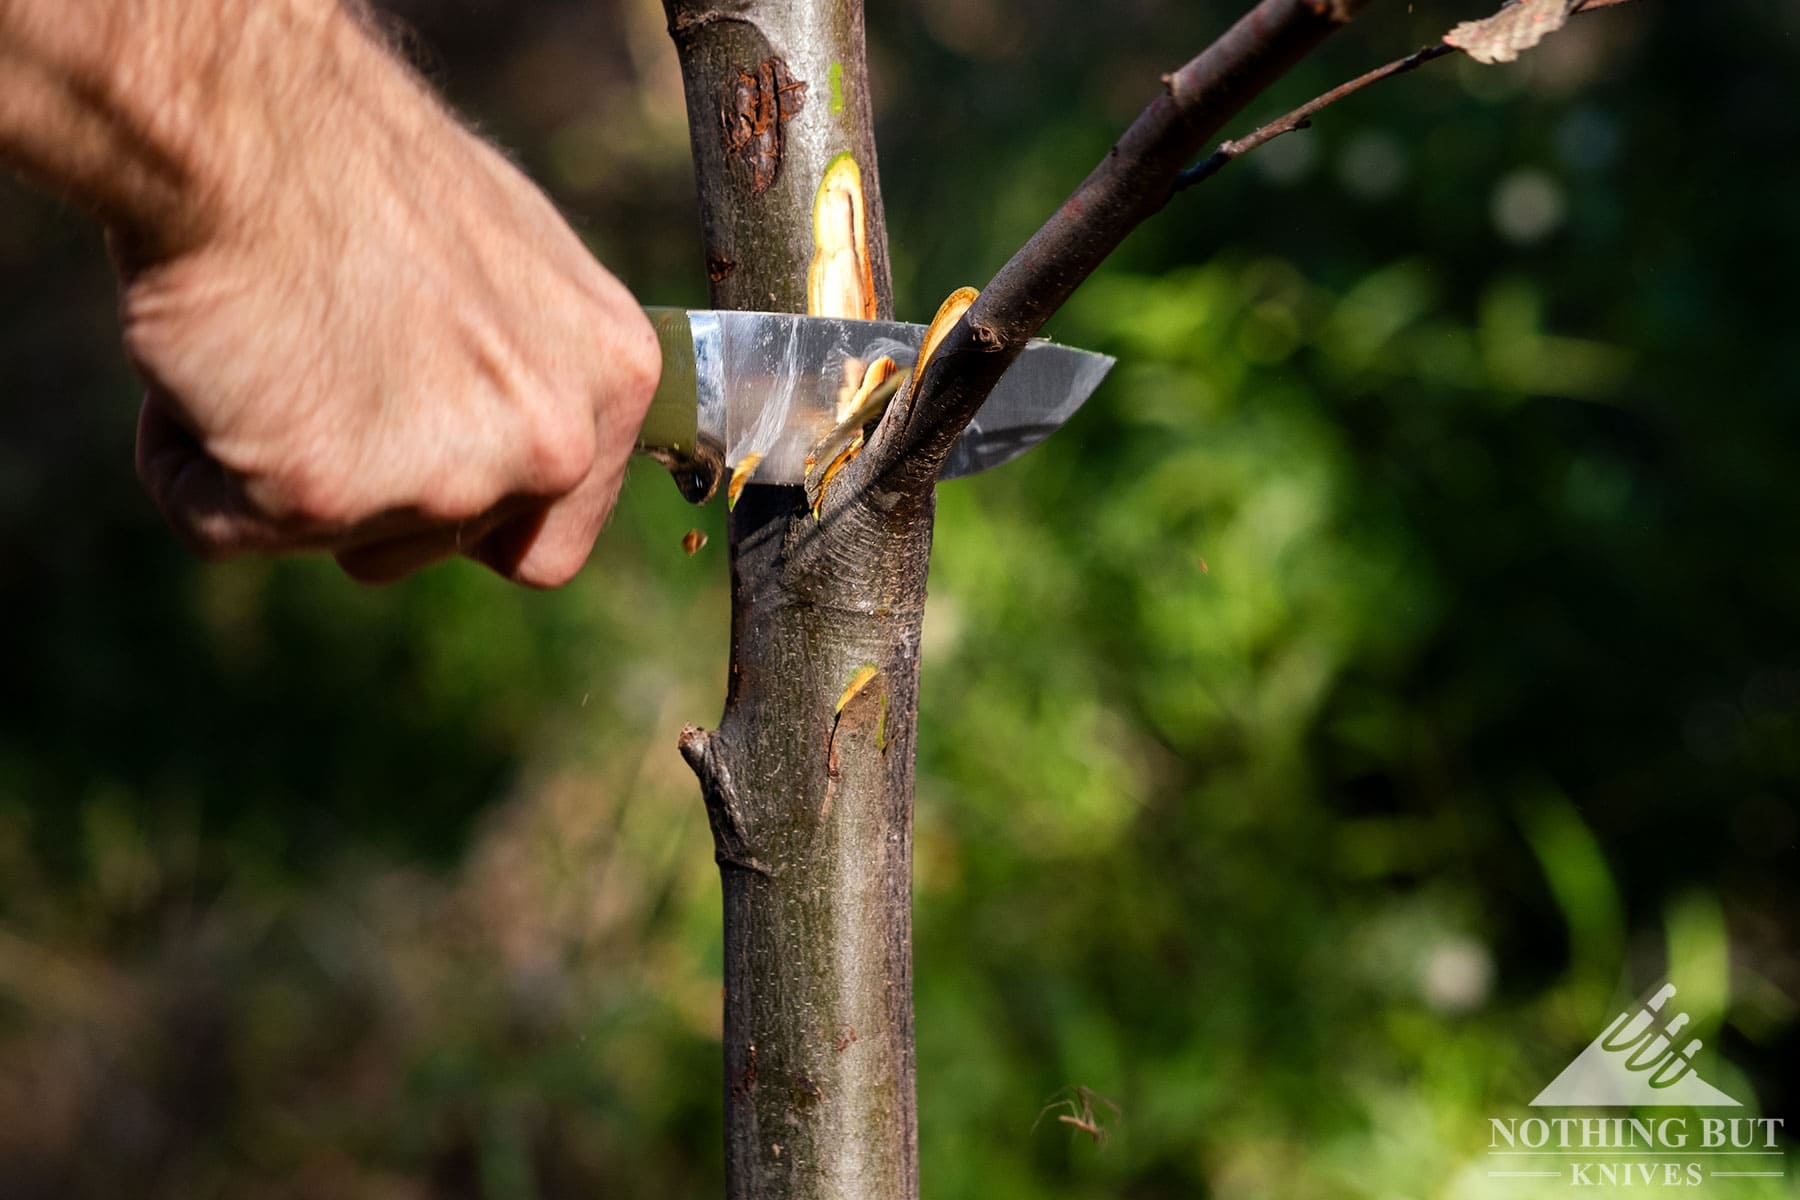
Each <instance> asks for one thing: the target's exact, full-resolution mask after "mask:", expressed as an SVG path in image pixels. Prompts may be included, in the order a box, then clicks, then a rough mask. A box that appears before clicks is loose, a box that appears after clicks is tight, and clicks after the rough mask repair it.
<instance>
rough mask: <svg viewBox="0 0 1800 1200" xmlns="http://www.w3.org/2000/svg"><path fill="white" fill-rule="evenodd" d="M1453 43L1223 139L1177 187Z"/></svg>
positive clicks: (1450, 49)
mask: <svg viewBox="0 0 1800 1200" xmlns="http://www.w3.org/2000/svg"><path fill="white" fill-rule="evenodd" d="M1623 2H1624V0H1607V3H1610V4H1621V3H1623ZM1455 53H1456V47H1455V46H1447V45H1444V44H1443V43H1442V42H1439V43H1436V44H1434V45H1430V46H1421V47H1419V49H1417V50H1414V51H1413V52H1412V53H1411V54H1409V55H1407V56H1406V57H1405V58H1397V59H1395V60H1394V61H1393V62H1391V63H1388V64H1387V65H1386V66H1381V67H1376V68H1375V69H1374V70H1373V71H1369V72H1367V73H1365V74H1362V75H1358V76H1357V77H1356V78H1355V79H1352V80H1351V81H1350V82H1348V83H1340V84H1339V85H1338V86H1337V87H1334V88H1332V89H1331V90H1330V91H1329V92H1326V93H1325V94H1324V95H1321V96H1315V97H1314V98H1313V99H1311V100H1309V101H1307V102H1306V103H1305V104H1302V105H1301V106H1300V107H1299V108H1296V109H1295V110H1294V111H1293V112H1291V113H1288V114H1287V115H1286V116H1282V117H1277V118H1275V120H1273V121H1270V122H1269V123H1268V124H1267V125H1264V126H1263V127H1262V128H1260V129H1258V130H1256V131H1255V132H1254V133H1250V134H1247V135H1245V136H1244V137H1241V138H1238V139H1236V140H1235V141H1230V142H1223V143H1221V144H1220V146H1219V148H1218V149H1217V150H1214V151H1213V152H1212V153H1211V154H1209V155H1207V156H1206V157H1205V158H1203V159H1201V160H1200V161H1199V162H1197V163H1195V164H1194V165H1193V166H1191V167H1189V168H1188V169H1187V170H1185V171H1183V172H1182V173H1181V174H1179V175H1177V176H1176V177H1175V187H1176V190H1178V191H1179V190H1180V189H1182V188H1188V187H1192V186H1194V185H1195V184H1196V183H1201V182H1203V181H1205V180H1208V179H1211V178H1212V177H1213V176H1214V175H1217V174H1218V173H1219V172H1220V171H1223V170H1224V169H1225V168H1226V167H1227V166H1229V165H1230V163H1231V161H1232V160H1233V159H1235V158H1237V157H1239V156H1240V155H1244V154H1248V153H1250V151H1252V150H1254V149H1256V148H1257V147H1258V146H1261V145H1264V144H1265V143H1268V142H1272V141H1274V140H1275V139H1276V138H1278V137H1280V136H1281V135H1282V134H1284V133H1294V132H1296V131H1298V130H1301V129H1311V128H1312V119H1313V115H1314V114H1315V113H1317V112H1318V111H1319V110H1320V109H1323V108H1327V107H1329V106H1331V105H1333V104H1336V103H1337V102H1338V101H1339V100H1342V99H1343V98H1344V97H1346V96H1350V95H1354V94H1355V93H1357V92H1360V91H1362V90H1363V89H1364V88H1366V87H1368V86H1369V85H1370V84H1371V83H1380V82H1381V81H1382V80H1383V79H1392V78H1393V77H1394V76H1396V75H1404V74H1406V73H1407V72H1408V71H1414V70H1417V69H1418V68H1420V67H1422V66H1424V65H1425V64H1426V63H1428V62H1430V61H1431V60H1432V59H1434V58H1442V57H1444V55H1446V54H1455Z"/></svg>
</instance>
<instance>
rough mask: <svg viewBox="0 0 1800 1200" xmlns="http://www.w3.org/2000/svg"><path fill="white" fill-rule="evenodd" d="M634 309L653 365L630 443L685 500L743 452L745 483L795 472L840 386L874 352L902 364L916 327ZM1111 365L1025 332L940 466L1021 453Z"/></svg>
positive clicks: (981, 463) (987, 463) (966, 470)
mask: <svg viewBox="0 0 1800 1200" xmlns="http://www.w3.org/2000/svg"><path fill="white" fill-rule="evenodd" d="M645 311H646V312H647V313H648V314H649V316H650V320H651V323H652V324H653V325H654V326H655V327H656V334H657V339H658V341H659V342H660V343H661V345H662V353H663V371H662V380H661V382H660V383H659V384H658V385H657V389H656V395H655V398H654V399H653V400H652V401H651V403H650V411H649V413H648V415H647V416H646V417H645V419H644V424H643V428H642V430H641V431H640V433H639V435H638V449H639V450H640V451H642V452H643V453H645V454H648V455H650V456H651V457H653V458H655V459H656V460H657V461H658V462H661V463H662V464H663V465H664V466H666V467H668V468H669V469H670V471H671V472H672V473H673V474H674V476H675V482H676V484H677V485H678V486H680V487H681V489H682V492H683V494H684V495H686V496H687V497H688V499H690V500H694V501H695V502H696V503H698V502H702V501H704V500H705V499H706V498H707V497H708V496H710V495H711V493H712V490H713V487H714V486H715V485H716V484H717V482H718V479H719V477H720V476H721V475H722V474H723V473H724V472H725V471H729V470H731V469H732V468H735V467H737V466H738V464H740V463H743V462H745V461H748V460H750V458H751V456H752V455H759V456H760V459H758V460H757V461H756V470H755V481H756V482H758V483H785V484H799V483H802V482H803V481H804V480H805V477H806V472H807V467H808V458H809V455H811V454H812V453H813V451H814V450H815V448H816V447H818V446H819V445H820V444H821V440H822V439H826V438H829V437H830V436H831V435H832V433H833V432H834V430H835V429H836V428H837V421H838V406H839V401H840V397H841V395H842V393H843V391H844V389H845V388H846V387H847V386H849V387H853V386H854V384H855V381H856V379H857V378H858V377H859V376H860V373H861V371H862V369H864V368H865V367H866V366H867V364H869V363H871V362H873V361H875V360H876V359H878V358H881V357H883V356H887V357H890V358H892V359H894V361H895V363H896V364H897V365H898V366H899V367H901V368H908V367H910V366H911V365H912V363H913V360H914V358H915V357H916V356H917V355H918V352H919V346H920V345H921V344H922V343H923V341H924V339H925V330H926V327H925V326H923V325H909V324H905V323H902V322H899V321H852V320H843V319H839V318H836V317H809V316H802V315H798V314H795V313H763V312H733V311H724V310H712V309H681V308H647V309H645ZM1112 365H1113V360H1112V359H1111V358H1109V357H1107V356H1106V355H1104V354H1095V353H1092V352H1090V351H1086V350H1076V349H1073V348H1071V347H1068V346H1059V345H1056V344H1055V343H1053V342H1047V341H1042V340H1039V339H1033V340H1032V341H1031V343H1030V344H1029V345H1028V346H1027V347H1026V348H1025V351H1024V353H1022V354H1021V355H1020V356H1019V357H1018V359H1017V360H1016V361H1015V362H1014V363H1013V365H1012V366H1011V367H1010V368H1008V370H1007V372H1006V374H1005V375H1003V376H1002V377H1001V379H1000V383H999V386H997V387H996V388H995V389H994V391H993V393H992V394H991V395H989V396H988V398H987V400H986V401H985V402H984V403H983V404H982V406H981V408H980V410H979V411H977V412H976V414H975V417H974V419H973V420H971V421H970V422H969V426H968V428H967V429H966V430H964V431H963V434H962V436H961V437H960V438H959V439H958V440H957V442H956V445H955V446H954V447H952V449H951V451H950V457H949V459H948V460H947V461H946V463H945V465H944V470H943V474H942V477H943V478H952V477H954V476H958V475H970V474H973V473H974V472H976V471H983V470H986V469H987V468H989V467H994V466H998V465H1000V464H1001V463H1003V462H1006V461H1008V460H1010V459H1013V458H1016V457H1018V456H1019V455H1020V454H1023V453H1024V452H1025V451H1026V450H1029V449H1030V448H1031V447H1032V446H1035V445H1036V444H1037V443H1038V442H1041V441H1042V440H1044V438H1046V437H1048V436H1049V435H1050V434H1051V433H1052V432H1054V431H1055V430H1056V429H1057V427H1058V426H1060V425H1062V423H1063V422H1064V421H1066V420H1068V419H1069V417H1070V416H1071V415H1073V414H1074V412H1075V410H1076V409H1078V408H1080V407H1081V405H1082V403H1083V402H1084V401H1085V400H1086V399H1087V398H1088V396H1090V395H1091V394H1092V393H1093V391H1094V389H1095V388H1096V387H1098V386H1099V385H1100V381H1101V380H1102V379H1104V378H1105V377H1106V373H1107V371H1109V370H1111V369H1112Z"/></svg>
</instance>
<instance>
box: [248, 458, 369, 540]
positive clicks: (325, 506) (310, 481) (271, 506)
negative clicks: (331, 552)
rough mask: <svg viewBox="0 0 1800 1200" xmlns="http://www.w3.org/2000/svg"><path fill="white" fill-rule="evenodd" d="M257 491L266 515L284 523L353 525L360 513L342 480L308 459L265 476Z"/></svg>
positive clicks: (331, 525) (257, 500)
mask: <svg viewBox="0 0 1800 1200" xmlns="http://www.w3.org/2000/svg"><path fill="white" fill-rule="evenodd" d="M255 493H256V495H255V499H256V503H257V507H258V508H260V509H261V510H262V511H263V513H264V515H266V516H268V517H269V518H270V519H272V520H275V521H278V522H281V523H283V524H293V525H300V526H320V527H334V526H341V525H350V524H352V523H354V521H355V518H356V516H357V512H356V509H355V505H354V503H353V500H352V497H351V495H350V493H349V489H348V488H346V487H345V486H344V485H343V481H342V480H340V479H337V478H336V477H335V476H333V475H332V474H330V473H327V472H322V471H319V470H317V469H316V468H315V467H314V466H312V465H311V464H308V463H296V464H294V465H292V466H289V467H285V468H283V469H281V470H279V471H275V472H273V473H271V474H269V475H267V476H265V477H264V478H263V480H261V481H260V483H259V485H258V486H257V487H256V489H255Z"/></svg>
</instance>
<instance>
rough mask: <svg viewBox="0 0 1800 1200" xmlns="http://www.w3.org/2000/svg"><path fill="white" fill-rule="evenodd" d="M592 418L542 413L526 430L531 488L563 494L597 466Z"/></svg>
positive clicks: (553, 493) (535, 490) (564, 413)
mask: <svg viewBox="0 0 1800 1200" xmlns="http://www.w3.org/2000/svg"><path fill="white" fill-rule="evenodd" d="M594 451H595V435H594V426H593V422H592V421H586V420H581V419H578V418H577V417H575V416H573V415H572V414H569V413H566V412H559V413H556V414H548V413H546V414H539V415H538V416H536V417H535V418H534V419H533V420H532V421H531V422H530V425H529V428H528V430H527V432H526V446H525V454H526V473H527V475H528V476H529V478H530V481H531V485H532V486H531V487H530V490H531V491H534V492H540V493H544V494H549V495H561V494H562V493H564V492H567V491H569V490H571V489H573V488H574V487H575V486H576V485H577V484H579V483H580V482H581V481H582V480H583V479H585V478H587V475H588V472H589V471H591V470H592V469H593V466H594Z"/></svg>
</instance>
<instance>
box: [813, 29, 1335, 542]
mask: <svg viewBox="0 0 1800 1200" xmlns="http://www.w3.org/2000/svg"><path fill="white" fill-rule="evenodd" d="M1369 2H1370V0H1261V2H1260V3H1258V4H1257V5H1256V6H1255V7H1254V8H1252V9H1251V10H1250V11H1249V12H1248V13H1246V14H1245V15H1244V16H1243V17H1242V18H1241V19H1239V21H1238V22H1237V24H1235V25H1233V26H1232V27H1231V28H1230V29H1228V30H1226V32H1225V33H1224V34H1223V35H1221V36H1220V37H1219V39H1218V40H1217V41H1215V42H1214V43H1213V44H1212V45H1211V46H1209V47H1208V48H1207V49H1206V50H1205V51H1204V52H1203V53H1201V54H1200V56H1199V57H1197V58H1195V59H1193V60H1192V61H1191V62H1189V63H1188V64H1187V65H1186V66H1184V67H1182V68H1181V69H1180V70H1178V71H1176V72H1174V73H1173V74H1170V75H1165V76H1164V77H1163V90H1162V93H1161V94H1160V95H1158V96H1157V97H1156V98H1155V99H1154V100H1153V101H1152V102H1151V103H1150V105H1149V106H1148V107H1147V108H1145V109H1144V111H1143V112H1142V113H1141V114H1140V115H1139V116H1138V118H1137V120H1136V121H1134V122H1133V123H1132V125H1131V127H1130V128H1129V129H1127V130H1126V131H1125V134H1124V136H1122V137H1121V138H1120V139H1119V141H1118V142H1117V143H1116V144H1115V145H1114V146H1113V148H1112V150H1111V151H1110V152H1109V153H1108V154H1107V156H1106V158H1105V159H1103V160H1102V161H1101V163H1100V165H1099V166H1097V167H1095V168H1094V170H1093V172H1092V173H1091V174H1089V175H1088V177H1087V179H1085V180H1084V181H1083V182H1082V184H1081V186H1080V187H1078V188H1076V189H1075V192H1074V194H1073V195H1071V196H1070V197H1069V198H1068V199H1067V200H1065V201H1064V202H1063V204H1062V207H1060V208H1059V209H1057V210H1056V212H1055V213H1054V214H1053V215H1052V216H1051V217H1050V219H1049V220H1048V221H1046V222H1044V225H1043V227H1042V228H1040V229H1039V230H1038V231H1037V232H1036V233H1035V234H1033V235H1032V237H1031V240H1030V241H1028V242H1026V243H1025V245H1024V246H1023V247H1022V248H1021V249H1020V250H1019V251H1018V253H1016V254H1014V255H1013V257H1012V259H1011V261H1009V262H1008V263H1007V264H1006V265H1005V266H1004V267H1002V268H1001V269H1000V272H999V274H997V275H995V276H994V278H993V280H992V281H991V282H990V283H989V284H988V286H987V288H986V290H984V291H983V292H982V293H981V296H980V298H979V299H978V300H977V301H976V302H975V304H974V306H973V307H972V308H971V309H970V310H969V312H968V313H967V314H966V315H965V316H964V317H963V319H962V320H961V321H960V322H958V323H957V325H956V327H955V328H954V329H953V330H951V332H950V334H949V335H948V336H947V337H946V338H945V340H944V342H943V344H942V346H941V347H940V349H939V350H938V352H937V354H936V355H934V356H933V358H932V361H931V364H930V366H929V368H928V369H927V370H926V372H925V375H924V376H923V378H919V379H915V380H914V381H913V386H912V387H911V388H909V389H908V390H907V392H906V394H905V395H903V396H901V397H900V398H899V399H897V400H896V401H895V402H894V403H893V404H892V405H890V406H889V409H888V413H887V415H886V417H884V418H883V420H882V423H881V426H880V428H879V429H878V430H877V432H876V435H875V437H874V439H873V440H872V441H871V442H870V445H869V448H868V449H867V450H866V451H864V453H863V454H862V456H861V457H860V458H859V459H858V460H857V461H856V462H855V463H852V464H851V467H850V469H849V470H848V472H847V474H848V476H849V477H848V478H846V479H844V480H843V481H842V482H841V483H840V485H839V486H838V487H837V488H835V489H833V492H834V494H835V500H832V499H828V501H827V509H828V510H829V509H832V508H837V507H840V506H842V505H843V504H846V503H849V502H850V498H851V497H852V496H854V495H856V494H857V493H859V492H861V491H862V490H863V488H864V487H865V486H868V485H872V484H875V483H876V482H877V481H878V480H879V481H880V484H881V486H882V487H883V489H884V490H894V491H899V492H901V493H903V494H915V495H916V494H918V493H920V492H921V491H924V490H926V489H928V488H929V487H930V486H931V484H932V483H933V482H934V481H935V480H936V478H937V472H938V470H939V468H940V467H941V466H942V464H943V460H944V456H945V455H946V454H948V453H949V450H950V446H951V445H952V443H954V442H955V440H956V438H957V435H958V434H960V433H961V432H962V430H963V428H964V427H965V426H966V425H967V424H968V423H969V418H970V417H971V416H973V415H974V413H975V410H976V409H977V408H979V407H980V406H981V402H982V401H983V400H985V399H986V398H987V395H988V393H989V392H991V391H992V390H993V388H994V385H995V384H996V383H997V382H999V379H1000V376H1001V374H1002V373H1004V372H1005V370H1006V368H1007V367H1008V366H1009V365H1011V363H1012V361H1013V360H1014V359H1015V358H1017V357H1018V356H1019V354H1020V352H1022V351H1023V350H1024V348H1025V344H1026V343H1027V342H1028V341H1029V340H1030V339H1031V337H1032V335H1034V334H1035V333H1037V331H1038V330H1039V329H1041V328H1042V327H1043V324H1044V322H1045V321H1046V320H1048V319H1049V317H1050V315H1051V314H1052V313H1054V312H1055V311H1056V310H1057V309H1058V308H1060V307H1062V304H1063V302H1064V301H1065V300H1067V299H1068V298H1069V295H1070V293H1072V292H1073V291H1074V290H1075V288H1076V287H1077V286H1079V285H1080V283H1081V282H1082V281H1083V280H1084V279H1086V278H1087V277H1088V276H1089V275H1090V274H1092V273H1093V271H1094V269H1095V268H1096V267H1098V266H1099V265H1100V264H1101V262H1103V261H1104V260H1105V259H1106V257H1107V256H1108V255H1110V254H1111V253H1112V252H1113V250H1115V249H1116V248H1117V247H1118V245H1119V243H1120V242H1122V241H1124V240H1125V236H1126V235H1127V234H1128V233H1130V232H1131V231H1132V230H1133V229H1135V228H1137V226H1138V225H1140V224H1141V223H1142V222H1143V221H1144V220H1145V219H1147V218H1148V217H1150V216H1152V215H1153V214H1155V213H1156V212H1158V211H1159V210H1160V209H1161V208H1162V207H1163V206H1164V205H1165V204H1167V203H1168V201H1169V198H1170V197H1171V196H1173V195H1174V194H1175V190H1176V189H1175V181H1176V177H1177V176H1178V175H1179V174H1180V173H1181V171H1182V170H1183V168H1185V167H1186V166H1187V165H1188V164H1189V163H1190V162H1192V161H1193V159H1194V157H1195V155H1197V154H1198V153H1199V152H1200V151H1201V149H1202V148H1203V147H1205V146H1206V145H1207V144H1208V143H1209V142H1211V140H1212V139H1213V138H1214V137H1216V136H1217V135H1218V131H1219V130H1220V129H1221V128H1222V127H1223V126H1224V125H1225V123H1226V122H1227V121H1229V120H1231V118H1233V117H1234V116H1236V115H1237V114H1238V113H1239V112H1241V111H1243V109H1244V106H1245V105H1247V104H1249V103H1250V102H1251V101H1252V100H1254V99H1255V98H1256V97H1257V96H1259V95H1261V94H1262V92H1263V91H1264V90H1265V89H1266V88H1268V87H1269V85H1270V84H1272V83H1274V82H1275V81H1276V80H1277V79H1279V78H1280V77H1281V76H1282V75H1284V74H1286V73H1287V71H1288V70H1289V69H1290V68H1291V67H1293V66H1294V64H1295V63H1297V62H1299V61H1300V60H1301V59H1302V58H1304V57H1305V56H1306V55H1307V54H1309V53H1310V52H1311V51H1312V50H1313V49H1314V48H1315V47H1317V46H1318V45H1319V43H1321V42H1323V41H1324V40H1325V38H1326V37H1328V36H1329V35H1330V34H1332V33H1333V32H1335V31H1336V30H1337V29H1339V28H1341V27H1342V26H1344V25H1345V24H1347V23H1348V22H1349V21H1350V20H1351V19H1352V18H1353V17H1355V16H1356V14H1357V13H1358V12H1359V11H1361V10H1362V9H1363V8H1365V7H1367V5H1368V4H1369ZM827 515H829V512H828V513H827Z"/></svg>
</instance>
